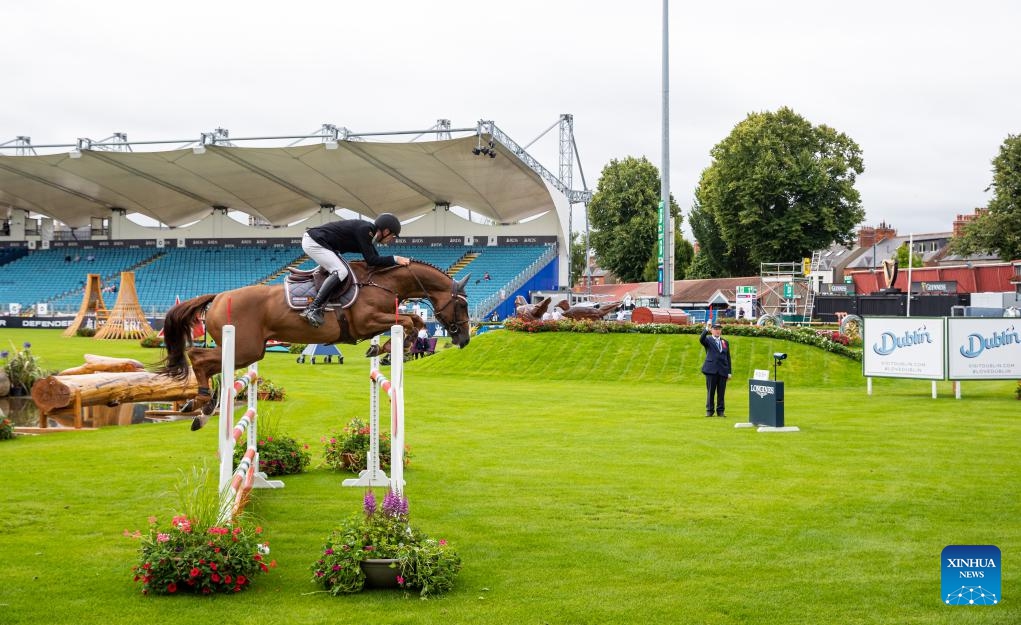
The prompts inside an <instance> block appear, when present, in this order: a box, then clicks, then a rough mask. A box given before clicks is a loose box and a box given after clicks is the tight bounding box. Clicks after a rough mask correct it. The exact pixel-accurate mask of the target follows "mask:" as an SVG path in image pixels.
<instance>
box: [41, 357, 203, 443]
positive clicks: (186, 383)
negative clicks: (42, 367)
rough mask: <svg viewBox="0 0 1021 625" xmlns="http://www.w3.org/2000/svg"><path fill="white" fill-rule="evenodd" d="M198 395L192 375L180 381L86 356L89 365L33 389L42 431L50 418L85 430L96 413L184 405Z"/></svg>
mask: <svg viewBox="0 0 1021 625" xmlns="http://www.w3.org/2000/svg"><path fill="white" fill-rule="evenodd" d="M197 394H198V382H196V380H195V376H194V375H191V376H189V377H188V379H187V380H176V379H174V378H170V377H167V376H164V375H158V374H156V373H151V372H149V371H146V370H145V368H144V367H143V366H142V363H140V362H138V361H137V360H134V359H132V358H110V357H107V356H97V355H94V354H85V363H84V364H82V365H79V366H77V367H72V368H71V369H65V370H64V371H61V372H60V373H58V374H57V375H51V376H47V377H45V378H42V379H40V380H37V381H36V382H35V384H33V385H32V401H34V402H35V405H36V407H37V408H38V409H39V427H40V428H45V427H47V422H48V419H49V417H68V416H70V417H72V418H73V419H74V427H76V428H81V427H82V424H83V421H84V420H85V419H86V417H87V416H89V417H91V416H95V415H94V412H95V411H94V410H93V409H95V410H103V409H106V408H110V407H114V406H122V405H125V404H131V403H142V402H154V401H180V400H185V399H190V398H192V397H194V396H195V395H197Z"/></svg>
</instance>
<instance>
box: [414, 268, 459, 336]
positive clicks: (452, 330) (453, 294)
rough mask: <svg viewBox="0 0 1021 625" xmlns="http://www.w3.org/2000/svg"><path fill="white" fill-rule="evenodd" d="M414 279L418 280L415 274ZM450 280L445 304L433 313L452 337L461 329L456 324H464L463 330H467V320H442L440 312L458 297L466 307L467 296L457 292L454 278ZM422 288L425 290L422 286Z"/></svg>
mask: <svg viewBox="0 0 1021 625" xmlns="http://www.w3.org/2000/svg"><path fill="white" fill-rule="evenodd" d="M415 279H416V280H418V276H415ZM450 282H451V284H450V299H448V300H447V303H446V304H444V305H443V306H441V307H439V308H437V309H436V310H434V311H433V314H434V315H436V319H437V320H439V322H440V325H442V326H443V329H444V330H446V331H447V332H448V333H449V334H450V336H452V337H453V336H457V335H458V333H459V332H460V331H461V330H460V329H459V327H458V326H461V325H464V326H465V332H467V331H468V326H469V320H468V319H465V320H464V321H444V320H443V318H442V317H440V312H442V311H444V310H446V309H447V308H448V307H450V306H451V304H453V303H454V302H455V301H457V300H458V299H460V300H461V301H463V302H464V305H465V307H467V306H468V298H467V297H465V296H464V295H462V294H460V293H458V292H457V281H456V280H454V279H453V278H451V279H450ZM419 285H421V282H419ZM422 290H423V291H425V289H424V288H423V289H422Z"/></svg>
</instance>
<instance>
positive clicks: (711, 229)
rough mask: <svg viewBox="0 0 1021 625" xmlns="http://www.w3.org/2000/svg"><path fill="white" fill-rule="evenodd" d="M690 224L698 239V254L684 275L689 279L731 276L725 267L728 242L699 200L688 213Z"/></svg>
mask: <svg viewBox="0 0 1021 625" xmlns="http://www.w3.org/2000/svg"><path fill="white" fill-rule="evenodd" d="M688 225H690V226H691V232H692V234H693V235H694V236H695V240H696V241H698V254H694V257H693V258H692V262H691V263H690V264H689V267H688V271H687V272H686V273H685V275H684V277H685V278H687V279H689V280H698V279H704V278H728V277H730V272H729V271H728V270H727V269H726V268H725V267H724V257H725V256H726V255H727V244H726V243H724V242H723V239H722V238H720V231H719V228H717V227H716V222H715V221H714V220H713V217H712V215H710V214H709V213H708V212H707V211H705V210H704V209H703V208H702V206H701V205H700V204H699V203H698V202H697V201H696V202H695V205H694V206H693V207H692V208H691V213H689V214H688Z"/></svg>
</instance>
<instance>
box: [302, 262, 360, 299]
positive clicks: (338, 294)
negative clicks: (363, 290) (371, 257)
mask: <svg viewBox="0 0 1021 625" xmlns="http://www.w3.org/2000/svg"><path fill="white" fill-rule="evenodd" d="M340 260H341V262H343V263H344V266H345V267H346V268H347V277H346V278H344V280H343V282H341V283H340V286H339V287H337V289H336V290H335V291H334V292H333V296H332V297H330V301H328V302H326V309H327V310H333V309H335V308H350V307H351V305H352V304H354V303H355V300H356V299H357V298H358V281H357V280H355V272H354V270H352V269H351V265H350V264H348V262H347V261H346V260H344V258H343V257H341V259H340ZM288 270H289V273H288V274H287V277H286V278H285V279H284V299H286V300H287V305H288V306H290V307H291V308H292V309H294V310H305V309H306V308H308V305H309V304H311V303H312V301H313V300H314V299H315V298H316V294H318V293H319V289H320V288H322V286H323V282H324V281H325V280H326V278H328V277H329V275H330V274H329V272H328V271H326V270H325V269H323V268H322V267H316V268H315V269H309V270H305V269H297V268H295V267H288Z"/></svg>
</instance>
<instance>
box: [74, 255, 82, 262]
mask: <svg viewBox="0 0 1021 625" xmlns="http://www.w3.org/2000/svg"><path fill="white" fill-rule="evenodd" d="M81 259H82V257H81V256H78V255H77V254H75V257H74V262H78V261H80V260H81Z"/></svg>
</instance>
